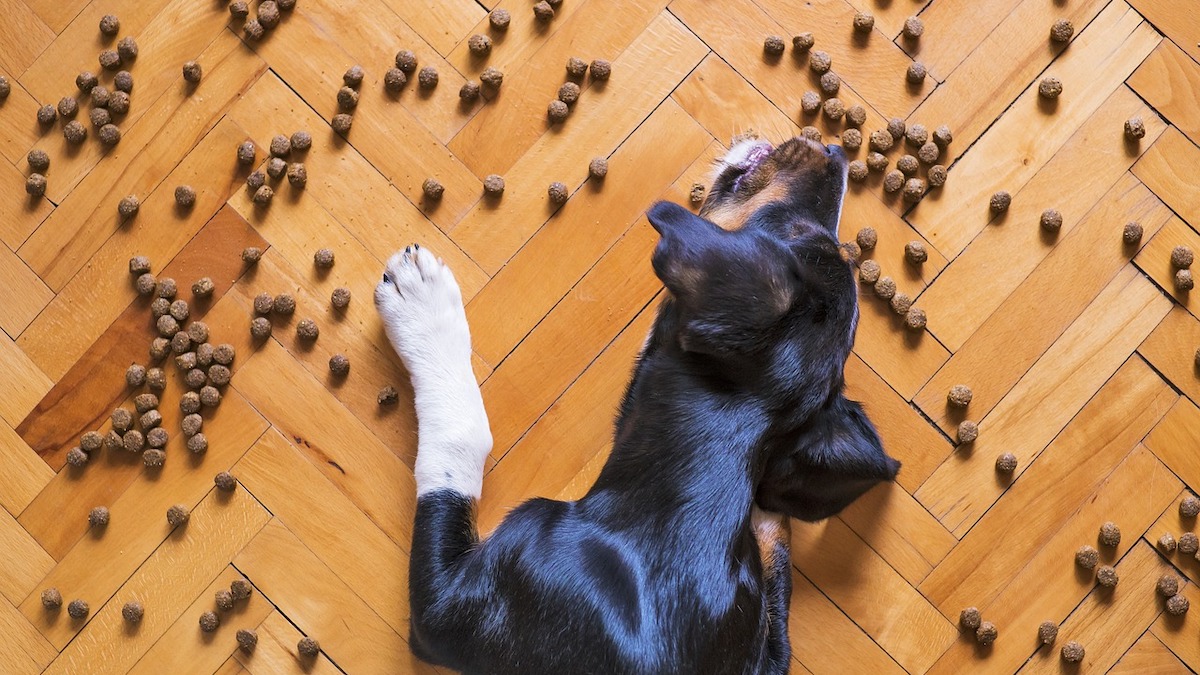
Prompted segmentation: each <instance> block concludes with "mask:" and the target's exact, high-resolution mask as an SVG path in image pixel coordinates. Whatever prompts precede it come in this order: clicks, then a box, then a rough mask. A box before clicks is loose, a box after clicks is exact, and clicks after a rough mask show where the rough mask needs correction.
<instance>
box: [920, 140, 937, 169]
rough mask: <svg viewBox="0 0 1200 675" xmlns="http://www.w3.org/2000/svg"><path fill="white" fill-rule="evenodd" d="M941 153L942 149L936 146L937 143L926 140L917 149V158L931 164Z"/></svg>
mask: <svg viewBox="0 0 1200 675" xmlns="http://www.w3.org/2000/svg"><path fill="white" fill-rule="evenodd" d="M941 154H942V149H941V148H939V147H938V144H937V143H934V142H933V141H926V142H925V144H924V145H922V146H921V149H919V150H917V159H919V160H921V161H922V162H924V163H925V164H933V163H934V162H936V161H937V160H938V157H939V156H941Z"/></svg>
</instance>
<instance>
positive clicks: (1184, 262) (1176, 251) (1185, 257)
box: [1171, 246, 1196, 269]
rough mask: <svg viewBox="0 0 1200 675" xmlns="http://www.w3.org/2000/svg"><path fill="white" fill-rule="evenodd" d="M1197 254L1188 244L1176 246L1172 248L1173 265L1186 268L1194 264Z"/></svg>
mask: <svg viewBox="0 0 1200 675" xmlns="http://www.w3.org/2000/svg"><path fill="white" fill-rule="evenodd" d="M1195 259H1196V256H1195V254H1193V253H1192V249H1191V248H1189V247H1187V246H1176V247H1175V248H1173V249H1171V265H1172V266H1174V267H1177V268H1180V269H1186V268H1188V267H1191V266H1192V263H1193V262H1195Z"/></svg>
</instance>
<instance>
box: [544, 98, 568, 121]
mask: <svg viewBox="0 0 1200 675" xmlns="http://www.w3.org/2000/svg"><path fill="white" fill-rule="evenodd" d="M570 114H571V109H570V108H569V107H567V104H566V103H563V102H562V101H560V100H558V99H554V100H553V101H550V105H548V106H546V118H547V119H549V120H550V123H551V124H557V123H559V122H562V121H563V120H565V119H567V115H570Z"/></svg>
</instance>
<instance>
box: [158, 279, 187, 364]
mask: <svg viewBox="0 0 1200 675" xmlns="http://www.w3.org/2000/svg"><path fill="white" fill-rule="evenodd" d="M163 281H166V280H165V279H164V280H163ZM159 283H160V286H161V284H162V282H159ZM163 299H164V300H165V299H166V298H163ZM167 311H168V313H170V315H171V317H172V318H174V319H175V320H176V321H177V322H179V323H183V322H184V321H187V318H188V316H189V315H190V314H191V310H189V309H188V304H187V300H176V301H175V302H172V303H171V306H170V307H169V308H168V310H167ZM172 346H174V345H172ZM189 346H190V345H189ZM186 351H187V349H176V350H175V353H176V354H182V353H184V352H186Z"/></svg>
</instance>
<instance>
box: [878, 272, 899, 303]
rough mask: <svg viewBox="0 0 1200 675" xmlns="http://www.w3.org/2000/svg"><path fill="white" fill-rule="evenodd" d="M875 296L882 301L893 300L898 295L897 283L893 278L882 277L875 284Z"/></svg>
mask: <svg viewBox="0 0 1200 675" xmlns="http://www.w3.org/2000/svg"><path fill="white" fill-rule="evenodd" d="M875 295H876V296H877V297H879V298H880V299H882V300H891V299H892V297H893V296H895V295H896V282H895V280H893V279H892V278H891V277H881V278H880V279H879V281H876V282H875Z"/></svg>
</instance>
